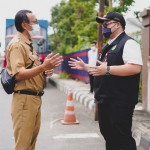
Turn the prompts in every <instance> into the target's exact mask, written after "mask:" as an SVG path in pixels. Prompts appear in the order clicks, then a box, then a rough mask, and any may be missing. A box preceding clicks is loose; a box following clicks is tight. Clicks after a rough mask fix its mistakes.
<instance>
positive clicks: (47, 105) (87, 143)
mask: <svg viewBox="0 0 150 150" xmlns="http://www.w3.org/2000/svg"><path fill="white" fill-rule="evenodd" d="M0 97H1V103H0V150H13V147H14V139H13V131H12V123H11V117H10V104H11V95H7V94H5V93H4V91H3V89H2V87H1V85H0ZM42 98H43V100H42V101H43V102H42V103H43V104H42V123H41V130H40V133H39V136H38V140H37V145H36V150H85V149H86V150H105V148H104V144H105V143H104V140H103V138H102V136H101V135H100V133H99V128H98V123H97V122H96V121H94V120H93V118H94V113H93V112H92V111H90V110H89V109H88V108H86V107H85V106H83V105H82V104H80V103H79V102H76V101H74V107H75V115H76V118H77V119H78V120H79V122H80V124H78V125H62V124H61V123H60V121H56V122H55V123H53V121H54V120H56V119H61V118H63V116H64V112H65V107H66V100H67V95H66V94H64V93H63V92H61V91H59V90H58V89H56V88H55V87H53V86H52V85H50V84H49V83H48V84H47V87H46V89H45V94H44V96H43V97H42ZM91 136H93V137H91Z"/></svg>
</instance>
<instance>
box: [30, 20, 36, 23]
mask: <svg viewBox="0 0 150 150" xmlns="http://www.w3.org/2000/svg"><path fill="white" fill-rule="evenodd" d="M29 22H33V23H34V24H38V21H37V20H35V21H30V20H29Z"/></svg>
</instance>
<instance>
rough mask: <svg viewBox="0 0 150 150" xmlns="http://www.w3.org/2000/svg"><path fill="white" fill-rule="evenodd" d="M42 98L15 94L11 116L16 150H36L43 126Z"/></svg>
mask: <svg viewBox="0 0 150 150" xmlns="http://www.w3.org/2000/svg"><path fill="white" fill-rule="evenodd" d="M41 104H42V101H41V97H39V96H32V95H26V94H18V93H14V94H13V100H12V104H11V115H12V122H13V129H14V138H15V149H14V150H35V143H36V140H37V136H38V133H39V129H40V124H41Z"/></svg>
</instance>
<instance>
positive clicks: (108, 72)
mask: <svg viewBox="0 0 150 150" xmlns="http://www.w3.org/2000/svg"><path fill="white" fill-rule="evenodd" d="M105 75H110V66H107V70H106V74H105Z"/></svg>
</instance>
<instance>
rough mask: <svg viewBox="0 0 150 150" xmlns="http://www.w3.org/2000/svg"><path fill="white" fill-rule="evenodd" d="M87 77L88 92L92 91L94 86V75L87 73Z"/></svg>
mask: <svg viewBox="0 0 150 150" xmlns="http://www.w3.org/2000/svg"><path fill="white" fill-rule="evenodd" d="M89 79H90V92H92V93H93V87H94V76H92V75H90V74H89Z"/></svg>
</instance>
